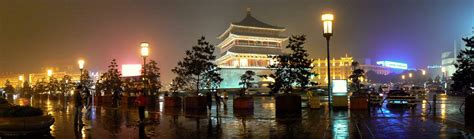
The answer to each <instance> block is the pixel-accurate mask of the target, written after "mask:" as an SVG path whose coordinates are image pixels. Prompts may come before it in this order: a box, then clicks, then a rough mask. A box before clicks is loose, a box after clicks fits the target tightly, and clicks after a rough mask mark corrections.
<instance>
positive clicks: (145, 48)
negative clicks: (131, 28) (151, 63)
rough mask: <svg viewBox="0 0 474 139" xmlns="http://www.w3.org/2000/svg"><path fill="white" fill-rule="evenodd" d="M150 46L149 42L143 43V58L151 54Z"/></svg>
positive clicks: (141, 45)
mask: <svg viewBox="0 0 474 139" xmlns="http://www.w3.org/2000/svg"><path fill="white" fill-rule="evenodd" d="M148 46H149V44H148V43H147V42H142V43H141V44H140V47H141V54H142V56H148V54H149V53H150V52H149V50H148Z"/></svg>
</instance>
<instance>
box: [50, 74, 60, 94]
mask: <svg viewBox="0 0 474 139" xmlns="http://www.w3.org/2000/svg"><path fill="white" fill-rule="evenodd" d="M59 90H60V84H59V81H58V79H56V78H54V77H53V76H51V77H49V82H48V91H49V92H50V93H51V94H55V93H56V92H57V91H59Z"/></svg>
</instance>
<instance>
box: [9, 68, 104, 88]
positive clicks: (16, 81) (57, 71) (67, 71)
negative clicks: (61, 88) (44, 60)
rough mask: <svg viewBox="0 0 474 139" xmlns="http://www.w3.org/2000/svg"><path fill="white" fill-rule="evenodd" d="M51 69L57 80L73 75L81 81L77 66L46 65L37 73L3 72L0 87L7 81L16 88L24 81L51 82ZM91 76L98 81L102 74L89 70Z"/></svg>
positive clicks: (77, 80) (32, 82) (72, 78)
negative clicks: (49, 74)
mask: <svg viewBox="0 0 474 139" xmlns="http://www.w3.org/2000/svg"><path fill="white" fill-rule="evenodd" d="M48 70H51V71H52V73H51V74H52V75H51V77H54V78H56V79H57V80H62V79H63V77H64V76H65V75H68V76H70V77H71V80H72V81H73V82H79V80H80V76H81V74H80V73H79V69H78V68H77V67H76V66H62V67H44V68H41V70H40V71H41V72H36V73H28V74H2V75H0V88H3V87H4V86H5V83H6V81H7V80H8V81H10V83H11V85H13V86H14V87H15V88H16V87H18V86H19V85H22V83H23V82H24V81H28V82H29V83H30V85H35V84H36V83H37V82H40V81H45V82H49V77H48V73H47V71H48ZM88 74H89V77H90V78H91V79H92V80H93V81H96V80H97V79H98V78H99V76H100V74H99V72H91V71H89V73H88ZM20 76H22V80H20Z"/></svg>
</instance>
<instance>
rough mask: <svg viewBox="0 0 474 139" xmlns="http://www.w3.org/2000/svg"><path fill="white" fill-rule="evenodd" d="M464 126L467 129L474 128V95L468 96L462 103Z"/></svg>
mask: <svg viewBox="0 0 474 139" xmlns="http://www.w3.org/2000/svg"><path fill="white" fill-rule="evenodd" d="M464 103H465V104H464V105H465V106H464V109H465V110H464V125H465V126H466V127H469V128H473V127H474V95H469V96H467V97H466V99H465V101H464Z"/></svg>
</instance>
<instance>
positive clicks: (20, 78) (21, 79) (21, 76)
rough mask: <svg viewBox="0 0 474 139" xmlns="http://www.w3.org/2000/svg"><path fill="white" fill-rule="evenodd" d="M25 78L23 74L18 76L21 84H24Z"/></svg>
mask: <svg viewBox="0 0 474 139" xmlns="http://www.w3.org/2000/svg"><path fill="white" fill-rule="evenodd" d="M23 79H24V77H23V75H20V76H18V80H19V86H22V85H23Z"/></svg>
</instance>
